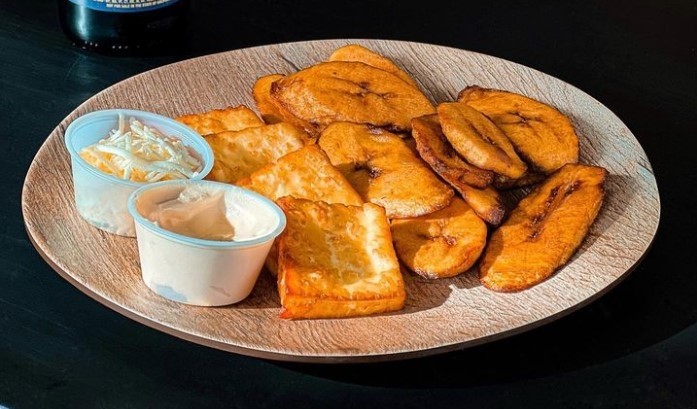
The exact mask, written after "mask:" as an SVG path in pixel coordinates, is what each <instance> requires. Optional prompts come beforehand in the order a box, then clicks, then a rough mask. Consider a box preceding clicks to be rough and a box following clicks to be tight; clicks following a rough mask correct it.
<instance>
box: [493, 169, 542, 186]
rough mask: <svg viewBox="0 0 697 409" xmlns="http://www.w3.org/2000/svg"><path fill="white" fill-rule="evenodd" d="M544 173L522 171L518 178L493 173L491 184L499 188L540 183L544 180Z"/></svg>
mask: <svg viewBox="0 0 697 409" xmlns="http://www.w3.org/2000/svg"><path fill="white" fill-rule="evenodd" d="M545 178H546V175H545V174H544V173H540V172H530V170H529V169H528V171H527V172H525V173H523V176H521V177H519V178H518V179H511V178H507V177H505V176H503V175H494V182H493V183H492V186H494V187H495V188H496V189H499V190H508V189H515V188H518V187H525V186H530V185H534V184H536V183H540V182H542V181H543V180H545Z"/></svg>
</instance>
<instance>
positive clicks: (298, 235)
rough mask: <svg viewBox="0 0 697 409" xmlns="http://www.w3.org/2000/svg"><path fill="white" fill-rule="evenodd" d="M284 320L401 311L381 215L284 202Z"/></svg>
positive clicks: (373, 209)
mask: <svg viewBox="0 0 697 409" xmlns="http://www.w3.org/2000/svg"><path fill="white" fill-rule="evenodd" d="M278 205H279V206H280V207H281V209H283V212H284V213H285V214H286V218H287V220H288V223H287V225H286V230H285V231H284V232H283V234H282V235H281V237H280V239H279V243H278V254H279V257H278V263H279V264H278V266H279V271H278V293H279V295H280V298H281V306H282V309H281V317H282V318H291V319H295V318H340V317H355V316H362V315H369V314H377V313H382V312H388V311H395V310H399V309H401V308H403V306H404V300H405V298H406V292H405V289H404V279H403V278H402V273H401V271H400V270H399V262H398V261H397V257H396V256H395V252H394V248H393V247H392V240H391V235H390V225H389V222H388V220H387V217H386V216H385V210H384V209H383V208H382V207H380V206H377V205H374V204H372V203H365V204H363V205H359V206H345V205H342V204H328V203H325V202H319V201H310V200H303V199H296V198H293V197H283V198H281V199H279V200H278Z"/></svg>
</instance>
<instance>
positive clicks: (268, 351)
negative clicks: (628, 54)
mask: <svg viewBox="0 0 697 409" xmlns="http://www.w3.org/2000/svg"><path fill="white" fill-rule="evenodd" d="M348 43H360V44H363V45H365V46H367V47H370V48H373V49H375V50H376V51H378V52H380V53H382V54H384V55H386V56H388V57H390V58H392V59H394V60H395V61H397V63H398V64H399V65H401V66H402V67H404V68H405V69H406V71H408V72H409V73H411V74H412V75H413V76H414V77H415V78H416V80H417V82H418V83H419V84H420V86H421V87H422V88H423V89H424V90H425V92H426V94H427V96H428V97H429V98H431V100H432V101H433V102H441V101H452V100H455V97H456V95H457V92H458V91H459V90H461V89H462V88H464V87H465V86H467V85H474V84H477V85H481V86H484V87H495V88H502V89H507V90H511V91H514V92H519V93H522V94H525V95H528V96H531V97H533V98H536V99H539V100H541V101H544V102H547V103H549V104H551V105H554V106H555V107H557V108H558V109H560V110H561V111H562V112H563V113H564V114H566V115H568V116H569V117H570V118H571V121H572V123H573V125H574V127H575V129H576V130H577V132H578V134H579V137H580V145H581V161H582V162H585V163H590V164H596V165H600V166H603V167H605V168H607V169H608V170H609V172H610V176H609V179H608V182H607V185H606V190H607V195H606V201H605V204H604V206H603V208H602V210H601V212H600V215H599V217H598V220H597V221H596V223H595V224H594V225H593V227H592V229H591V231H590V233H589V235H588V237H587V238H586V240H585V241H584V243H583V245H582V247H581V248H580V250H579V251H578V252H577V253H576V255H575V256H574V257H573V258H572V260H571V262H570V263H569V264H568V265H567V266H565V267H564V268H562V269H561V270H560V271H559V272H558V273H557V274H555V275H554V276H552V278H550V279H549V280H547V281H545V282H543V283H541V284H540V285H538V286H536V287H533V288H532V289H529V290H526V291H523V292H519V293H513V294H501V293H495V292H492V291H489V290H487V289H485V288H484V287H483V286H481V285H480V283H479V281H478V280H477V277H476V274H475V273H474V271H471V272H469V273H465V274H462V275H460V276H458V277H455V278H450V279H441V280H426V279H422V278H420V277H418V276H416V275H414V274H410V273H405V282H406V290H407V303H406V307H405V308H404V310H402V311H399V312H397V313H392V314H385V315H379V316H371V317H365V318H351V319H334V320H308V321H287V320H281V319H279V318H278V314H279V311H280V306H279V299H278V295H277V292H276V288H275V282H274V279H273V278H272V277H271V276H270V275H269V274H265V273H263V274H262V275H261V278H260V279H259V281H258V282H257V285H256V287H255V288H254V291H253V292H252V294H251V296H250V297H249V298H248V299H246V300H245V301H243V302H241V303H239V304H236V305H233V306H227V307H220V308H204V307H194V306H188V305H183V304H178V303H175V302H171V301H168V300H166V299H164V298H161V297H159V296H157V295H156V294H154V293H152V292H151V291H150V290H149V289H148V288H147V287H146V286H145V284H144V283H143V282H142V280H141V278H140V268H139V266H138V254H137V249H136V241H135V239H130V238H124V237H119V236H115V235H110V234H107V233H104V232H102V231H100V230H97V229H95V228H93V227H91V226H90V225H88V224H87V223H86V222H84V221H83V220H82V219H81V218H80V217H79V216H78V214H77V211H76V210H75V206H74V201H73V190H72V181H71V172H70V161H69V156H68V153H67V151H66V149H65V147H64V145H63V132H64V131H65V129H66V127H67V125H68V124H69V123H70V122H71V121H72V120H74V119H75V118H77V117H78V116H80V115H82V114H84V113H86V112H90V111H93V110H97V109H104V108H133V109H142V110H147V111H152V112H156V113H159V114H163V115H167V116H172V117H173V116H176V115H181V114H186V113H192V112H201V111H206V110H210V109H213V108H221V107H225V106H228V105H232V106H235V105H238V104H245V105H247V106H250V107H253V106H254V104H253V101H252V98H251V93H250V90H251V87H252V84H253V83H254V81H255V79H256V78H257V77H259V76H261V75H265V74H269V73H282V74H287V73H291V72H294V71H296V70H297V69H299V68H302V67H306V66H308V65H311V64H313V63H315V62H318V61H320V60H324V59H326V58H327V57H328V56H329V54H330V53H331V51H332V50H333V49H335V48H336V47H338V46H341V45H344V44H348ZM22 210H23V214H24V220H25V224H26V228H27V232H28V234H29V236H30V238H31V240H32V242H33V243H34V245H35V247H36V248H37V250H38V251H39V253H41V255H42V256H43V257H44V259H45V260H46V261H47V262H48V263H49V264H50V265H51V266H52V267H53V268H54V269H55V270H56V271H57V272H58V273H59V274H60V275H61V276H63V277H64V278H65V279H66V280H68V281H69V282H71V283H72V284H73V285H75V286H76V287H77V288H79V289H80V290H81V291H83V292H85V293H86V294H87V295H89V296H90V297H92V298H94V299H96V300H97V301H99V302H100V303H102V304H104V305H106V306H108V307H110V308H112V309H114V310H116V311H118V312H119V313H121V314H124V315H126V316H128V317H130V318H132V319H135V320H136V321H139V322H141V323H143V324H145V325H148V326H151V327H153V328H156V329H159V330H162V331H164V332H167V333H170V334H172V335H175V336H178V337H181V338H184V339H187V340H190V341H193V342H197V343H200V344H204V345H208V346H211V347H215V348H220V349H223V350H228V351H233V352H237V353H241V354H246V355H252V356H258V357H264V358H270V359H278V360H291V361H310V362H345V361H351V362H361V361H376V360H389V359H400V358H407V357H414V356H421V355H428V354H432V353H437V352H444V351H448V350H453V349H458V348H463V347H467V346H472V345H476V344H481V343H484V342H488V341H491V340H494V339H498V338H502V337H504V336H508V335H511V334H515V333H518V332H521V331H523V330H526V329H530V328H533V327H535V326H539V325H542V324H544V323H546V322H549V321H551V320H553V319H555V318H558V317H560V316H562V315H563V314H566V313H568V312H570V311H573V310H574V309H576V308H579V307H580V306H582V305H584V304H586V303H588V302H589V301H590V300H592V299H594V298H596V297H598V296H599V295H601V294H603V293H604V292H606V291H607V290H609V289H610V288H611V287H613V286H614V285H615V284H617V283H618V282H619V281H620V280H621V279H622V278H623V277H624V276H626V274H627V273H628V272H630V271H631V270H632V268H633V267H634V266H635V265H636V264H637V263H638V262H639V261H640V260H641V258H642V256H643V255H644V253H645V252H646V251H647V249H648V247H649V246H650V244H651V241H652V239H653V237H654V235H655V233H656V229H657V227H658V221H659V215H660V203H659V197H658V189H657V187H656V181H655V178H654V176H653V172H652V169H651V165H650V164H649V162H648V159H647V158H646V155H645V154H644V151H643V150H642V148H641V146H640V145H639V143H638V142H637V140H636V139H635V138H634V136H633V135H632V133H631V132H630V131H629V129H627V127H626V126H625V125H624V124H623V123H622V121H621V120H620V119H619V118H617V117H616V116H615V115H614V114H613V113H612V112H611V111H610V110H608V109H607V108H606V107H604V106H603V105H602V104H601V103H600V102H598V101H596V100H595V99H593V98H592V97H590V96H589V95H587V94H585V93H584V92H582V91H580V90H578V89H576V88H574V87H573V86H571V85H569V84H566V83H564V82H562V81H560V80H558V79H555V78H553V77H550V76H548V75H545V74H543V73H541V72H539V71H536V70H533V69H530V68H527V67H524V66H521V65H519V64H515V63H512V62H509V61H505V60H502V59H498V58H495V57H491V56H487V55H482V54H477V53H472V52H468V51H464V50H458V49H453V48H447V47H440V46H434V45H429V44H420V43H410V42H399V41H385V40H322V41H311V42H299V43H287V44H279V45H271V46H263V47H255V48H248V49H242V50H235V51H230V52H225V53H221V54H214V55H209V56H206V57H201V58H196V59H192V60H187V61H182V62H179V63H176V64H172V65H168V66H164V67H161V68H158V69H156V70H153V71H149V72H146V73H143V74H140V75H137V76H135V77H132V78H130V79H128V80H126V81H123V82H121V83H118V84H116V85H114V86H112V87H110V88H108V89H106V90H104V91H102V92H100V93H99V94H97V95H95V96H94V97H93V98H91V99H89V100H88V101H86V102H85V103H84V104H82V105H81V106H79V107H78V108H77V109H76V110H75V111H73V112H72V113H71V114H70V115H69V116H68V117H67V118H65V119H64V120H63V121H62V122H61V123H60V124H59V125H58V126H57V127H56V129H55V130H54V131H53V132H52V133H51V134H50V135H49V136H48V139H47V140H46V142H45V143H44V145H43V146H42V147H41V149H40V150H39V152H38V153H37V155H36V157H35V159H34V161H33V163H32V165H31V167H30V169H29V171H28V173H27V176H26V180H25V185H24V191H23V196H22Z"/></svg>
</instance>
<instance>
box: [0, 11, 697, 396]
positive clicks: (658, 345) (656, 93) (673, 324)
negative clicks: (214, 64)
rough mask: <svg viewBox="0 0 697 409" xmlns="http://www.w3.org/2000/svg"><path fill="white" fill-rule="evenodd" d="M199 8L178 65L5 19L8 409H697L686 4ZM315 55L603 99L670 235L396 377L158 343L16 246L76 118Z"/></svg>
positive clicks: (662, 233) (22, 243)
mask: <svg viewBox="0 0 697 409" xmlns="http://www.w3.org/2000/svg"><path fill="white" fill-rule="evenodd" d="M195 3H196V4H195V5H194V7H193V9H192V12H191V14H190V25H189V28H188V30H189V33H188V36H187V38H186V40H185V41H184V42H183V43H182V44H180V45H179V46H178V47H177V49H176V50H174V51H167V52H161V53H159V55H155V56H148V57H139V58H117V57H107V56H101V55H94V54H90V53H88V52H84V51H81V50H79V49H76V48H74V47H73V46H72V45H71V44H70V43H69V42H68V41H67V40H66V38H65V37H64V36H63V34H62V32H61V31H60V27H59V25H58V21H57V14H56V12H57V10H56V5H55V3H54V2H53V1H48V0H46V1H36V0H2V1H0V113H1V115H2V119H3V121H2V122H3V126H2V128H1V129H2V131H1V132H2V143H3V146H4V149H5V155H4V156H3V157H2V160H0V169H1V172H0V174H1V175H2V178H1V179H0V180H1V182H0V183H2V190H1V191H2V193H3V196H4V197H3V199H2V200H0V203H2V212H0V249H2V252H1V253H0V280H1V281H2V284H0V407H7V408H11V409H16V408H44V407H45V408H61V407H67V408H83V407H84V408H93V407H98V408H141V407H168V408H204V407H205V408H213V407H226V408H233V407H286V406H287V407H361V408H365V407H392V406H398V407H420V408H422V407H451V406H456V407H483V408H487V407H491V408H499V407H518V408H522V407H526V408H527V407H530V408H560V407H564V408H614V407H632V408H663V407H670V408H697V387H696V385H697V267H696V265H697V259H696V257H695V254H696V253H697V251H696V250H695V244H697V240H695V236H694V233H695V232H696V231H697V221H696V219H697V213H696V212H695V208H697V200H696V199H697V194H695V187H696V186H695V177H694V175H693V173H694V166H695V163H694V160H693V157H694V148H695V147H696V145H697V144H695V142H694V140H695V138H697V127H696V126H695V119H696V118H695V117H696V116H697V115H695V114H697V109H696V108H697V58H696V51H695V47H696V45H697V3H695V1H694V0H690V1H660V0H655V1H638V2H637V1H615V2H612V1H610V2H608V1H602V0H594V1H578V2H562V1H544V2H536V3H535V2H528V1H505V2H489V1H485V2H473V1H470V2H455V1H453V2H451V3H450V4H447V3H444V2H443V3H438V2H428V3H424V4H421V5H418V6H414V5H409V4H408V3H406V2H396V1H389V2H388V1H385V2H381V3H377V2H376V3H375V4H373V2H370V1H351V2H334V4H329V2H327V1H312V2H309V1H308V2H295V1H275V2H272V1H261V0H256V1H248V0H236V1H222V0H221V1H212V0H196V1H195ZM296 3H302V5H298V4H296ZM322 38H387V39H400V40H411V41H421V42H428V43H435V44H441V45H448V46H453V47H458V48H463V49H468V50H473V51H478V52H482V53H486V54H491V55H494V56H497V57H502V58H505V59H508V60H512V61H515V62H518V63H522V64H524V65H527V66H530V67H533V68H536V69H538V70H541V71H543V72H546V73H548V74H551V75H553V76H555V77H558V78H560V79H562V80H564V81H566V82H569V83H571V84H573V85H575V86H577V87H579V88H581V89H582V90H584V91H586V92H588V93H589V94H591V95H593V96H594V97H595V98H597V99H598V100H600V101H601V102H602V103H604V104H605V105H606V106H608V107H609V108H610V109H611V110H613V111H614V112H615V113H616V114H617V115H618V116H619V117H620V118H621V119H622V120H623V121H624V122H625V123H626V124H627V126H628V127H629V128H630V129H631V130H632V131H633V133H634V134H635V135H636V137H637V138H638V139H639V141H640V143H641V144H642V146H643V147H644V149H645V150H646V153H647V155H648V157H649V159H650V161H651V163H652V165H653V168H654V171H655V174H656V178H657V181H658V186H659V190H660V194H661V203H662V214H661V224H660V227H659V231H658V235H657V237H656V240H655V242H654V245H653V247H652V249H651V250H650V252H649V253H648V255H647V256H646V258H645V260H644V261H643V262H642V263H641V264H640V265H639V267H638V268H637V269H636V270H635V271H634V272H633V273H632V274H631V275H630V276H629V277H628V278H627V279H626V280H625V281H624V282H622V283H621V284H620V285H619V286H618V287H616V288H615V289H614V290H612V291H611V292H610V293H608V294H607V295H605V296H603V297H602V298H600V299H599V300H597V301H595V302H594V303H592V304H590V305H589V306H587V307H584V308H582V309H580V310H579V311H576V312H574V313H572V314H570V315H569V316H566V317H565V318H562V319H560V320H558V321H556V322H553V323H551V324H549V325H545V326H543V327H541V328H539V329H535V330H532V331H530V332H527V333H524V334H521V335H517V336H514V337H511V338H507V339H504V340H501V341H497V342H493V343H490V344H487V345H484V346H479V347H474V348H471V349H467V350H463V351H458V352H453V353H448V354H443V355H439V356H434V357H429V358H422V359H416V360H410V361H403V362H393V363H381V364H362V365H309V364H289V363H277V362H272V361H265V360H261V359H255V358H249V357H245V356H240V355H235V354H232V353H226V352H222V351H218V350H214V349H209V348H206V347H203V346H199V345H196V344H192V343H189V342H187V341H183V340H180V339H178V338H174V337H172V336H169V335H166V334H163V333H160V332H158V331H156V330H153V329H150V328H147V327H145V326H143V325H141V324H138V323H136V322H134V321H131V320H129V319H127V318H125V317H123V316H121V315H119V314H118V313H116V312H114V311H111V310H109V309H107V308H106V307H104V306H102V305H101V304H98V303H97V302H95V301H93V300H92V299H90V298H89V297H87V296H85V295H83V294H82V293H81V292H80V291H78V290H77V289H76V288H74V287H73V286H71V285H70V284H69V283H68V282H66V281H65V280H63V279H62V278H60V277H59V276H58V275H57V274H56V273H55V272H54V271H53V270H52V269H51V268H50V267H49V266H48V265H47V264H46V263H44V262H43V260H42V259H41V258H40V257H39V255H38V254H37V252H36V251H35V250H34V248H33V247H32V246H31V244H30V243H29V241H28V239H27V236H26V233H25V231H24V226H23V222H22V215H21V211H20V201H21V199H20V192H21V188H22V183H23V180H24V176H25V174H26V170H27V168H28V166H29V164H30V162H31V160H32V157H33V156H34V154H35V153H36V151H37V150H38V149H39V147H40V146H41V144H42V142H43V141H44V139H45V138H46V137H47V136H48V134H49V133H50V132H51V130H52V129H53V128H54V127H55V126H56V125H57V124H58V122H59V121H60V120H61V119H63V118H64V117H65V116H66V115H67V114H68V113H69V112H70V111H71V110H73V109H74V108H75V107H76V106H77V105H78V104H80V103H81V102H83V101H84V100H85V99H87V98H89V97H90V96H92V95H93V94H95V93H96V92H98V91H100V90H101V89H103V88H105V87H107V86H109V85H111V84H113V83H115V82H117V81H120V80H122V79H124V78H127V77H129V76H132V75H134V74H137V73H139V72H142V71H145V70H148V69H151V68H154V67H157V66H161V65H163V64H167V63H171V62H175V61H179V60H182V59H186V58H190V57H195V56H199V55H204V54H209V53H213V52H219V51H225V50H230V49H235V48H241V47H248V46H254V45H262V44H269V43H277V42H286V41H297V40H309V39H322ZM47 205H50V204H47Z"/></svg>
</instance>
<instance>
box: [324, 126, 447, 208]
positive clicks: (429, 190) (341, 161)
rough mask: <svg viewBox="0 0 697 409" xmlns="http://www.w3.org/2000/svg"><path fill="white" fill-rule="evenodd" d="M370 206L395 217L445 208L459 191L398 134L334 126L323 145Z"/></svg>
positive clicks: (368, 127) (326, 130)
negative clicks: (383, 209)
mask: <svg viewBox="0 0 697 409" xmlns="http://www.w3.org/2000/svg"><path fill="white" fill-rule="evenodd" d="M317 143H318V144H319V146H320V147H321V148H322V149H323V150H324V151H325V152H326V153H327V155H328V156H329V160H330V161H331V162H332V164H333V165H334V166H336V167H337V168H338V169H339V171H341V173H342V174H344V176H346V179H348V181H349V182H350V183H351V185H352V186H353V187H354V188H355V189H356V191H358V193H359V194H360V195H361V197H363V199H364V200H365V201H367V202H372V203H375V204H378V205H380V206H383V207H384V208H385V211H386V212H387V217H389V218H400V217H416V216H421V215H424V214H427V213H431V212H434V211H436V210H439V209H442V208H444V207H445V206H447V205H448V204H449V203H450V199H451V198H452V196H453V194H454V192H453V191H452V189H450V187H448V186H447V185H445V184H444V183H443V182H441V181H440V180H439V179H438V177H437V176H436V175H435V174H434V173H433V172H431V169H429V168H428V165H426V163H424V162H423V161H422V160H421V159H419V158H418V157H417V156H416V155H415V154H414V153H413V152H412V150H411V149H410V148H409V147H408V146H407V145H406V144H405V142H404V141H403V140H402V139H401V138H400V137H399V136H397V135H395V134H392V133H390V132H387V131H385V130H384V129H380V128H373V127H370V126H368V125H365V124H355V123H349V122H334V123H332V124H331V125H329V126H328V127H327V128H326V129H325V130H324V132H322V134H321V135H320V138H319V140H318V142H317Z"/></svg>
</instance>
